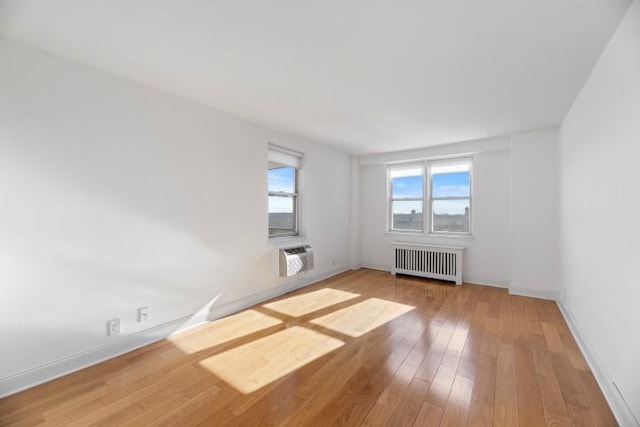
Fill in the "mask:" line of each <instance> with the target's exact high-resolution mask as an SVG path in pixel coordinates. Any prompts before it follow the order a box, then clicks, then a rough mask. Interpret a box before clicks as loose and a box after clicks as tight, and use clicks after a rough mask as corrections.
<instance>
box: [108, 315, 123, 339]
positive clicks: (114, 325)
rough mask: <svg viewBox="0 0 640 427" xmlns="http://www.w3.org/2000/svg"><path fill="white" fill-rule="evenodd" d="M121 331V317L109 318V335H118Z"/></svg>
mask: <svg viewBox="0 0 640 427" xmlns="http://www.w3.org/2000/svg"><path fill="white" fill-rule="evenodd" d="M119 333H120V319H112V320H107V335H109V336H111V335H118V334H119Z"/></svg>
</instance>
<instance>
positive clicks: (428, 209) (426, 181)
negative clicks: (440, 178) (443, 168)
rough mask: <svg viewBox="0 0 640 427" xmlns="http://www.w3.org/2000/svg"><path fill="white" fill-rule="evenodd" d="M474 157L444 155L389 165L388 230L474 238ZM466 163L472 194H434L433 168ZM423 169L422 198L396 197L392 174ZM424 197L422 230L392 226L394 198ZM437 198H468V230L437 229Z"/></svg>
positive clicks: (400, 199)
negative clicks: (394, 171) (435, 213)
mask: <svg viewBox="0 0 640 427" xmlns="http://www.w3.org/2000/svg"><path fill="white" fill-rule="evenodd" d="M473 160H474V159H473V156H464V157H445V158H432V159H425V160H424V161H421V162H415V161H413V162H407V163H393V164H388V165H387V232H388V233H393V234H419V235H426V236H433V237H472V236H473V181H474V179H473ZM447 163H451V164H455V163H467V164H468V165H469V196H468V197H458V196H455V197H433V183H432V173H431V171H432V168H433V166H437V165H442V164H447ZM410 168H421V170H422V177H423V185H424V188H423V193H422V194H423V197H422V199H420V198H394V197H393V187H392V186H393V183H392V179H391V174H392V171H393V170H399V169H400V170H401V169H410ZM403 200H406V201H418V200H422V229H421V230H406V229H395V228H393V202H394V201H403ZM438 200H469V219H468V220H469V231H434V229H433V225H434V221H433V204H434V201H438Z"/></svg>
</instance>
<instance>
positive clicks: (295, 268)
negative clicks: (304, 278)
mask: <svg viewBox="0 0 640 427" xmlns="http://www.w3.org/2000/svg"><path fill="white" fill-rule="evenodd" d="M309 270H313V250H312V249H311V246H309V245H304V246H296V247H293V248H286V249H280V276H281V277H289V276H295V275H296V274H299V273H302V272H305V271H309Z"/></svg>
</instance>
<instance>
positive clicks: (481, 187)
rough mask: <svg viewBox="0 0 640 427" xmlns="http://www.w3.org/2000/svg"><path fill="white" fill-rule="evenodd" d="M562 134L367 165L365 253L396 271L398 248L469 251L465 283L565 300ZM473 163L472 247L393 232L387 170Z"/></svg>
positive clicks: (366, 159)
mask: <svg viewBox="0 0 640 427" xmlns="http://www.w3.org/2000/svg"><path fill="white" fill-rule="evenodd" d="M557 145H558V132H557V130H555V129H548V130H540V131H533V132H527V133H522V134H517V135H512V136H510V137H504V138H492V139H485V140H478V141H469V142H463V143H458V144H450V145H445V146H439V147H431V148H425V149H421V150H411V151H404V152H394V153H387V154H376V155H371V156H363V157H361V158H360V164H361V167H360V184H359V187H360V218H361V221H360V253H361V261H362V264H363V265H364V266H369V267H374V268H380V269H384V270H388V269H390V261H391V249H390V243H391V242H394V241H400V242H411V243H427V244H440V245H454V246H463V247H464V248H465V254H464V265H463V272H464V277H463V279H464V281H465V282H467V283H478V284H486V285H493V286H501V287H509V290H510V292H511V293H513V294H520V295H528V296H534V297H540V298H547V299H556V298H557V297H558V295H559V293H560V292H559V288H560V283H559V278H558V275H559V273H558V272H559V257H558V252H559V251H558V249H557V247H558V198H557V197H558V195H557ZM466 155H473V162H474V163H473V211H472V221H473V224H472V232H473V238H472V239H465V238H446V237H432V236H428V235H424V234H406V233H390V232H387V231H386V230H387V228H388V227H387V223H386V221H387V212H386V209H387V194H386V191H387V185H386V164H388V163H389V162H402V161H411V160H416V159H425V158H437V157H442V156H466Z"/></svg>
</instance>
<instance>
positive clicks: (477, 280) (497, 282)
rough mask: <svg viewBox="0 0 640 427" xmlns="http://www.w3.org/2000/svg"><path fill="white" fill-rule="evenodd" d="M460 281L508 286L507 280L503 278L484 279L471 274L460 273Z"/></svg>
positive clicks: (472, 283)
mask: <svg viewBox="0 0 640 427" xmlns="http://www.w3.org/2000/svg"><path fill="white" fill-rule="evenodd" d="M462 283H467V284H470V285H482V286H491V287H492V288H503V289H504V288H508V287H509V282H508V281H504V280H492V279H486V278H482V277H473V276H465V275H464V274H463V275H462Z"/></svg>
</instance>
